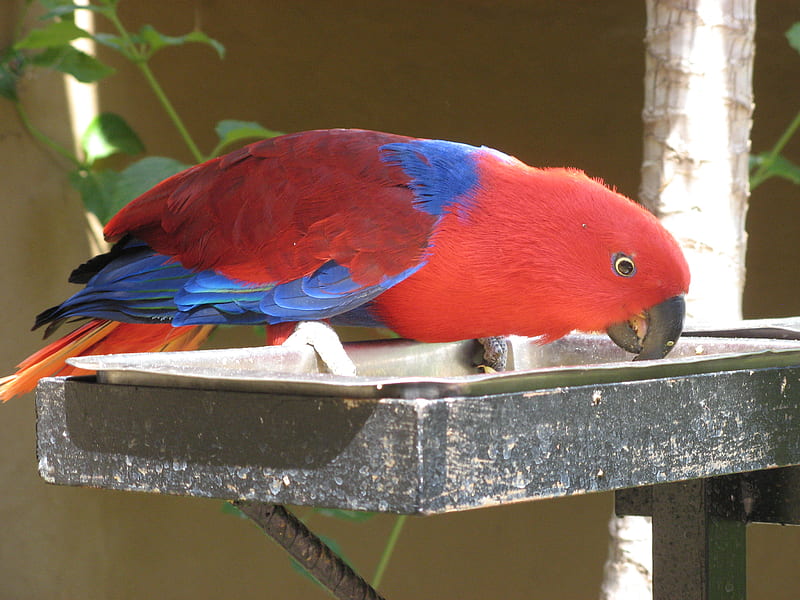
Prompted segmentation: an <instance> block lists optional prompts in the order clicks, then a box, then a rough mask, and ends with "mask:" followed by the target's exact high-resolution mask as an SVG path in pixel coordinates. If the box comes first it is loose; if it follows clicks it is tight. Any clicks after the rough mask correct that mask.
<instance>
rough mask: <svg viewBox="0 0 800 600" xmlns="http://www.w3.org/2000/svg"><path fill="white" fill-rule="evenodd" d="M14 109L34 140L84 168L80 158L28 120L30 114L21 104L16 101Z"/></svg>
mask: <svg viewBox="0 0 800 600" xmlns="http://www.w3.org/2000/svg"><path fill="white" fill-rule="evenodd" d="M14 108H15V109H16V111H17V115H18V116H19V119H20V121H22V124H23V126H24V127H25V129H27V130H28V132H29V133H30V134H31V135H32V136H33V137H34V138H36V139H37V140H39V142H40V143H42V144H44V145H45V146H47V147H48V148H50V149H51V150H53V151H54V152H56V153H58V154H60V155H61V156H63V157H64V158H66V159H67V160H68V161H70V162H71V163H72V164H73V165H74V166H76V167H78V168H82V167H83V164H82V163H81V161H80V160H78V158H77V157H76V156H75V155H74V154H73V153H72V152H70V151H69V150H67V149H66V148H65V147H64V146H62V145H61V144H59V143H58V142H56V141H55V140H52V139H50V138H49V137H48V136H46V135H45V134H44V133H42V132H41V131H39V129H38V128H37V127H36V126H35V125H34V124H33V123H32V122H31V120H30V119H29V118H28V113H27V112H26V111H25V109H24V108H23V107H22V104H21V103H20V102H18V101H15V102H14Z"/></svg>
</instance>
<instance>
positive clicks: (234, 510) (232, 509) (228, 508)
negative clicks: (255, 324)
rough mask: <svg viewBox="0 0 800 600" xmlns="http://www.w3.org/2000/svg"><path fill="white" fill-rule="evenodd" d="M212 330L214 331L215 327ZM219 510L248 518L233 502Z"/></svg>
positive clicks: (223, 505) (224, 504)
mask: <svg viewBox="0 0 800 600" xmlns="http://www.w3.org/2000/svg"><path fill="white" fill-rule="evenodd" d="M214 330H215V331H216V328H215V329H214ZM220 510H221V511H222V514H224V515H230V516H232V517H237V518H239V519H244V520H248V519H249V518H250V517H248V516H247V515H246V514H244V513H243V512H242V511H241V510H239V507H238V506H236V505H235V504H234V503H233V502H223V503H222V508H221V509H220Z"/></svg>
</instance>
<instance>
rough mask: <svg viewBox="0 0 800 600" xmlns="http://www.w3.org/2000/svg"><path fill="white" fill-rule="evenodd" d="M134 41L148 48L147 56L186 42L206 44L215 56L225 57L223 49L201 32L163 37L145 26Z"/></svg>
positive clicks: (153, 28) (151, 27)
mask: <svg viewBox="0 0 800 600" xmlns="http://www.w3.org/2000/svg"><path fill="white" fill-rule="evenodd" d="M136 39H137V40H138V41H140V42H143V43H145V44H147V45H148V46H149V52H148V56H152V55H153V54H155V53H156V52H158V51H159V50H161V49H162V48H164V47H165V46H182V45H183V44H186V43H187V42H199V43H202V44H208V45H209V46H211V47H212V48H214V50H216V51H217V54H218V55H219V57H220V58H223V57H224V56H225V47H224V46H223V45H222V44H220V43H219V42H218V41H216V40H215V39H212V38H210V37H209V36H207V35H206V34H205V33H203V32H202V31H192V32H191V33H187V34H186V35H181V36H170V35H164V34H163V33H161V32H160V31H157V30H156V29H155V27H153V26H152V25H145V26H144V27H142V29H141V30H140V31H139V33H138V35H137V36H136Z"/></svg>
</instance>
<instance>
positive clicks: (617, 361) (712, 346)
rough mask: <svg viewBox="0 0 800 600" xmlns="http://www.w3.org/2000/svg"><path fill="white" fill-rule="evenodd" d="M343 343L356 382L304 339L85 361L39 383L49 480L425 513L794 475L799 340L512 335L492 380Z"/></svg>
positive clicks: (455, 351) (436, 349) (411, 351)
mask: <svg viewBox="0 0 800 600" xmlns="http://www.w3.org/2000/svg"><path fill="white" fill-rule="evenodd" d="M754 329H761V330H762V331H764V328H759V327H755V326H754ZM790 332H794V334H796V333H797V331H796V329H791V328H790ZM769 335H774V332H773V333H770V334H769ZM785 337H791V336H785ZM346 348H347V351H348V354H349V355H350V357H351V358H352V359H353V361H354V363H355V364H356V367H357V369H358V372H359V376H357V377H337V376H333V375H330V374H326V373H324V372H323V369H322V367H321V366H320V364H319V363H318V361H317V358H316V355H315V353H314V352H313V350H312V349H311V348H310V347H309V348H303V349H292V350H290V349H286V348H282V347H262V348H246V349H237V350H208V351H199V352H187V353H157V354H138V355H114V356H99V357H83V358H80V359H75V360H73V361H72V362H73V364H75V365H77V366H80V367H82V368H87V369H92V370H96V371H97V377H96V379H95V378H69V379H68V378H50V379H45V380H43V381H42V382H41V383H40V386H39V388H38V394H37V411H38V419H39V420H38V454H39V468H40V472H41V474H42V476H43V477H44V478H45V479H46V480H47V481H49V482H51V483H57V484H65V485H86V486H96V487H102V488H112V489H119V490H135V491H143V492H156V493H169V494H182V495H196V496H206V497H218V498H226V499H248V500H259V501H263V502H270V503H281V504H298V505H315V506H328V507H338V508H346V509H356V510H371V511H388V512H396V513H406V514H431V513H442V512H447V511H452V510H463V509H470V508H478V507H483V506H489V505H495V504H501V503H507V502H515V501H522V500H530V499H534V498H546V497H555V496H564V495H571V494H581V493H587V492H594V491H602V490H613V489H620V488H628V487H635V486H643V485H650V484H655V483H663V482H672V481H681V480H686V479H692V478H698V477H710V476H714V475H721V474H727V473H734V472H743V471H752V470H757V469H765V468H769V467H775V466H784V465H793V464H800V436H798V435H797V425H796V423H797V422H798V418H800V366H799V365H800V343H798V342H795V341H792V340H774V339H737V338H723V337H715V338H704V337H684V338H682V339H681V341H680V342H679V343H678V344H677V346H676V347H675V349H674V351H673V352H672V354H671V355H670V357H669V358H667V359H664V360H659V361H650V362H631V361H630V355H628V354H626V353H625V352H624V351H622V350H620V349H619V348H617V347H616V346H614V345H613V343H611V342H610V341H609V340H608V339H607V338H605V337H603V336H589V335H571V336H568V337H566V338H564V339H562V340H559V341H558V342H555V343H553V344H549V345H545V346H541V345H538V344H536V343H535V342H533V341H531V340H529V339H525V338H513V339H512V342H511V364H512V365H513V368H514V371H510V372H505V373H498V374H486V375H479V374H474V373H475V369H474V366H473V365H474V356H475V351H476V345H475V344H474V343H473V342H460V343H453V344H418V343H413V342H408V341H404V340H391V341H379V342H364V343H354V344H347V345H346Z"/></svg>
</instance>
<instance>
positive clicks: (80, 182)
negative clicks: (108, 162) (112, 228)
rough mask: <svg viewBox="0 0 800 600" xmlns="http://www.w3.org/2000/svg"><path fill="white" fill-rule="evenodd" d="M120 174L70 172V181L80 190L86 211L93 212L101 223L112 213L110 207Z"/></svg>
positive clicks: (107, 171)
mask: <svg viewBox="0 0 800 600" xmlns="http://www.w3.org/2000/svg"><path fill="white" fill-rule="evenodd" d="M119 178H120V174H119V173H117V172H116V171H109V170H104V171H87V172H73V173H70V177H69V179H70V183H71V184H72V187H74V188H75V189H76V190H78V192H80V195H81V199H82V200H83V205H84V207H85V208H86V210H87V211H89V212H91V213H94V214H95V215H96V216H97V218H98V219H99V220H100V222H101V223H105V222H107V221H108V220H109V219H110V218H111V216H112V215H113V214H114V213H113V212H111V210H110V207H111V205H112V203H113V196H114V192H115V190H116V188H117V182H118V181H119Z"/></svg>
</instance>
